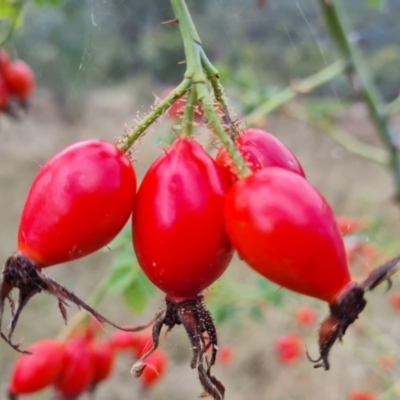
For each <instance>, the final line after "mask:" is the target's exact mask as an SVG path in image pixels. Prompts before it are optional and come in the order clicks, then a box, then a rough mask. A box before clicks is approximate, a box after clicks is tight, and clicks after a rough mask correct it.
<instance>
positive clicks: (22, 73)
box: [3, 59, 36, 101]
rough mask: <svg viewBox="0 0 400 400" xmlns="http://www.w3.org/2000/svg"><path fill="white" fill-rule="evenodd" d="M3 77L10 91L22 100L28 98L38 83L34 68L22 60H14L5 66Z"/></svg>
mask: <svg viewBox="0 0 400 400" xmlns="http://www.w3.org/2000/svg"><path fill="white" fill-rule="evenodd" d="M3 77H4V80H5V81H6V84H7V86H8V88H9V89H10V92H12V93H13V94H14V95H15V97H17V98H18V99H19V100H21V101H26V100H28V97H29V96H30V95H31V94H32V92H33V89H34V88H35V85H36V80H35V74H34V73H33V71H32V68H31V67H30V66H29V65H28V64H27V63H26V62H25V61H22V60H18V59H17V60H14V61H12V62H11V63H10V64H9V66H8V67H7V68H4V71H3Z"/></svg>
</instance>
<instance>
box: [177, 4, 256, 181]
mask: <svg viewBox="0 0 400 400" xmlns="http://www.w3.org/2000/svg"><path fill="white" fill-rule="evenodd" d="M171 5H172V8H173V10H174V12H175V15H176V17H177V19H178V21H179V29H180V32H181V35H182V38H183V44H184V49H185V56H186V64H187V70H186V73H185V78H186V79H190V80H191V83H192V85H194V86H195V88H196V94H197V99H198V100H200V101H201V103H202V105H203V108H204V112H205V114H206V116H207V118H208V121H209V124H210V125H211V128H212V129H213V130H214V131H215V133H216V134H217V135H218V136H219V138H220V140H221V142H222V143H223V144H224V146H225V147H226V149H227V151H228V152H229V154H230V156H231V157H232V160H233V162H234V163H235V165H236V166H237V168H238V171H239V174H240V176H242V177H245V176H247V175H248V174H250V170H249V168H248V167H247V165H246V163H245V161H244V159H243V157H242V155H241V153H240V152H239V150H238V149H237V148H236V146H235V143H234V141H233V140H232V138H231V137H230V135H229V134H228V133H227V132H226V131H225V129H224V126H223V124H222V123H221V120H220V118H219V116H218V114H217V112H216V111H215V109H214V104H213V101H212V99H211V96H210V94H209V93H208V90H207V87H206V84H207V79H206V76H205V73H204V71H203V66H202V58H201V54H202V52H203V49H202V47H201V42H200V38H199V36H198V34H197V31H196V28H195V26H194V23H193V20H192V17H191V15H190V13H189V10H188V8H187V6H186V3H185V0H171ZM203 59H204V57H203ZM209 67H210V66H208V68H209ZM214 70H215V68H214ZM215 71H216V70H215ZM227 115H229V113H228V114H227Z"/></svg>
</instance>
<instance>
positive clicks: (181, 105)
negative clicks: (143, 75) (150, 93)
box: [161, 86, 204, 122]
mask: <svg viewBox="0 0 400 400" xmlns="http://www.w3.org/2000/svg"><path fill="white" fill-rule="evenodd" d="M174 89H175V88H174V87H173V86H170V87H168V88H166V89H165V90H164V91H163V93H162V95H161V98H162V99H165V98H166V97H167V96H168V95H169V94H170V93H171V92H172V90H174ZM185 104H186V100H185V96H184V97H183V98H180V99H179V100H178V101H176V102H175V103H174V104H172V106H171V107H170V108H169V110H168V116H169V117H170V118H172V119H179V118H182V117H183V113H184V110H185ZM203 115H204V110H203V107H202V106H201V103H200V102H198V103H197V105H196V108H195V110H194V113H193V118H194V120H195V121H197V122H199V121H201V119H202V117H203Z"/></svg>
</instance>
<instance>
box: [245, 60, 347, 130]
mask: <svg viewBox="0 0 400 400" xmlns="http://www.w3.org/2000/svg"><path fill="white" fill-rule="evenodd" d="M345 68H346V64H345V63H344V62H343V61H336V62H335V63H333V64H332V65H329V66H328V67H326V68H324V69H322V70H321V71H319V72H317V73H316V74H313V75H310V76H309V77H307V78H305V79H302V80H301V81H299V82H297V83H295V84H293V85H291V86H289V87H287V88H286V89H283V90H282V91H280V92H279V93H277V94H275V95H274V96H272V97H271V98H270V99H268V100H267V101H265V102H264V103H261V104H260V105H259V106H258V107H257V108H256V109H254V110H253V111H252V112H251V113H250V114H248V115H247V116H246V117H245V118H244V119H245V121H246V122H247V124H248V125H252V124H254V123H255V122H257V121H258V120H259V119H260V118H262V117H263V116H265V115H267V114H269V113H271V112H272V111H274V110H276V109H277V108H279V107H281V106H282V105H284V104H285V103H287V102H288V101H290V100H292V99H294V98H295V97H296V96H297V95H298V94H303V93H309V92H311V91H312V90H314V89H315V88H317V87H319V86H322V85H324V84H325V83H327V82H330V81H331V80H332V79H333V78H335V77H336V76H338V75H340V74H341V73H342V72H343V71H344V70H345Z"/></svg>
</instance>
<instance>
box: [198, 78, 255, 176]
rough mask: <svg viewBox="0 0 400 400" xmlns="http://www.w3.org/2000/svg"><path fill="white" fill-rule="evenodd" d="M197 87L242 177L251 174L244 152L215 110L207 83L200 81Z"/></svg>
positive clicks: (210, 118)
mask: <svg viewBox="0 0 400 400" xmlns="http://www.w3.org/2000/svg"><path fill="white" fill-rule="evenodd" d="M196 89H197V93H198V98H199V100H200V101H201V103H202V105H203V109H204V113H205V114H206V116H207V118H208V121H209V123H210V125H211V127H212V128H213V130H214V131H215V133H216V134H217V135H218V137H219V138H220V139H221V142H222V144H223V145H224V146H225V148H226V150H227V151H228V153H229V155H230V156H231V158H232V160H233V162H234V163H235V165H236V167H237V168H238V172H239V175H240V176H241V177H242V178H244V177H246V176H247V175H250V173H251V172H250V170H249V168H248V167H247V165H246V163H245V161H244V159H243V156H242V154H241V153H240V151H238V149H237V147H236V145H235V142H234V141H233V140H232V138H231V137H230V136H229V135H228V134H227V133H226V131H225V128H224V126H223V125H222V123H221V121H220V119H219V117H218V114H217V113H216V112H215V109H214V105H213V102H212V100H211V98H210V95H209V94H208V91H207V89H206V87H205V85H203V84H201V83H198V84H196Z"/></svg>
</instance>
